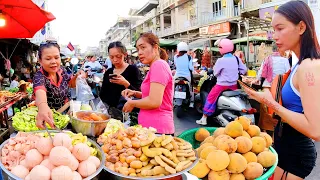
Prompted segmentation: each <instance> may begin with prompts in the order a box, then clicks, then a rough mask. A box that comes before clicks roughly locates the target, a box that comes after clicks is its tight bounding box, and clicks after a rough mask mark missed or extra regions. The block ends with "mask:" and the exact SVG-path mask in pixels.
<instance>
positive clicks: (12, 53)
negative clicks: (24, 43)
mask: <svg viewBox="0 0 320 180" xmlns="http://www.w3.org/2000/svg"><path fill="white" fill-rule="evenodd" d="M20 41H21V39H19V41H18V42H17V44H16V46H15V47H14V49H13V51H12V53H11V55H10V57H9V58H8V59H9V60H10V59H11V57H12V55H13V53H14V52H15V51H16V49H17V47H18V45H19V43H20Z"/></svg>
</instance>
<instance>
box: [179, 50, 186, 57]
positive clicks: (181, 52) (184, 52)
mask: <svg viewBox="0 0 320 180" xmlns="http://www.w3.org/2000/svg"><path fill="white" fill-rule="evenodd" d="M185 54H187V51H179V53H178V55H177V57H180V56H183V55H185Z"/></svg>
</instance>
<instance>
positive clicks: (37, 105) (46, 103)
mask: <svg viewBox="0 0 320 180" xmlns="http://www.w3.org/2000/svg"><path fill="white" fill-rule="evenodd" d="M43 103H46V104H47V103H48V102H47V101H43V102H40V103H39V104H38V105H37V107H39V106H40V105H41V104H43Z"/></svg>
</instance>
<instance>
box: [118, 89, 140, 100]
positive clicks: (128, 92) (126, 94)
mask: <svg viewBox="0 0 320 180" xmlns="http://www.w3.org/2000/svg"><path fill="white" fill-rule="evenodd" d="M135 94H136V92H135V91H133V90H131V89H125V90H123V91H122V92H121V95H122V96H123V97H124V98H125V99H130V98H131V97H134V96H135Z"/></svg>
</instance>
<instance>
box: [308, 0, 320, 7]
mask: <svg viewBox="0 0 320 180" xmlns="http://www.w3.org/2000/svg"><path fill="white" fill-rule="evenodd" d="M308 5H309V6H310V8H311V9H312V8H319V2H318V0H309V1H308Z"/></svg>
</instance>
